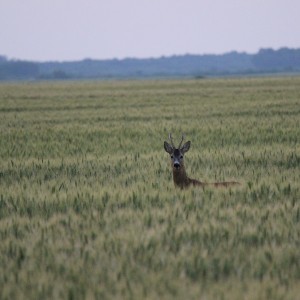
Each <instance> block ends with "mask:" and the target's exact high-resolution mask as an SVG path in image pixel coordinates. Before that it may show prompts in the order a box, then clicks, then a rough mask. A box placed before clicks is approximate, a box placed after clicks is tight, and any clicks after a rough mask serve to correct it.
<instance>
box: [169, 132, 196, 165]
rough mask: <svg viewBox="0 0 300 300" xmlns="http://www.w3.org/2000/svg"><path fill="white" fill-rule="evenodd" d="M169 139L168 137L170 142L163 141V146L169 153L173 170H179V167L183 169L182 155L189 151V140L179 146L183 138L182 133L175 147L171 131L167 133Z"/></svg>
mask: <svg viewBox="0 0 300 300" xmlns="http://www.w3.org/2000/svg"><path fill="white" fill-rule="evenodd" d="M169 139H170V142H171V144H169V143H168V142H166V141H165V142H164V148H165V150H166V152H168V153H169V154H170V157H171V163H172V167H173V170H174V171H180V170H181V169H184V162H183V157H184V154H185V153H186V152H188V151H189V149H190V146H191V142H190V141H188V142H186V143H185V144H184V145H183V146H181V145H182V142H183V140H184V135H182V138H181V141H180V144H179V146H178V147H177V148H176V147H175V146H174V143H173V139H172V135H171V133H170V134H169Z"/></svg>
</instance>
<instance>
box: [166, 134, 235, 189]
mask: <svg viewBox="0 0 300 300" xmlns="http://www.w3.org/2000/svg"><path fill="white" fill-rule="evenodd" d="M169 138H170V140H171V145H170V144H169V143H167V142H165V143H164V148H165V150H166V152H168V153H169V154H170V156H171V166H172V169H173V181H174V184H175V186H176V187H179V188H181V189H185V188H188V187H190V186H200V187H202V188H204V187H206V186H214V187H230V186H233V185H239V184H240V183H239V182H237V181H223V182H211V183H210V182H201V181H199V180H196V179H192V178H189V177H188V176H187V174H186V171H185V166H184V160H183V156H184V154H185V153H186V152H187V151H188V150H189V149H190V144H191V142H186V143H185V144H184V145H183V146H182V147H181V144H182V141H183V136H182V140H181V142H180V144H179V147H178V148H175V147H174V144H173V140H172V136H171V134H170V135H169ZM175 165H176V166H175Z"/></svg>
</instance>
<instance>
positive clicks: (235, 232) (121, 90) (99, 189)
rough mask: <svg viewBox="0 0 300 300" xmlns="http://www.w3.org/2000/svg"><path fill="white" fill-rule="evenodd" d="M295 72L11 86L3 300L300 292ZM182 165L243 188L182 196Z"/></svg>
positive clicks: (3, 167)
mask: <svg viewBox="0 0 300 300" xmlns="http://www.w3.org/2000/svg"><path fill="white" fill-rule="evenodd" d="M299 99H300V78H299V77H291V78H288V77H284V78H279V77H278V78H250V79H214V80H208V79H205V80H184V81H180V80H171V81H168V80H165V81H116V82H113V81H112V82H91V81H86V82H81V81H78V82H34V83H1V84H0V120H1V121H0V240H1V243H0V270H1V272H0V298H1V299H297V298H298V297H299V293H300V288H299V283H300V252H299V249H300V186H299V179H300V143H299V136H300V129H299V128H300V106H299V103H300V102H299ZM169 132H172V133H173V135H174V137H175V138H176V137H177V139H178V138H180V136H181V133H182V132H184V133H185V134H186V136H187V139H189V140H191V141H192V146H191V150H190V151H189V152H188V153H187V154H186V158H185V160H186V168H187V172H188V174H189V175H190V176H191V177H192V178H196V179H200V180H203V181H223V180H238V181H240V182H241V183H242V184H241V186H240V187H238V188H231V189H213V188H208V189H205V190H202V189H196V188H194V189H193V188H191V189H189V190H187V191H181V190H177V189H175V188H174V185H173V182H172V177H171V170H170V165H169V164H170V163H169V157H168V154H167V153H165V152H164V149H163V141H164V140H165V139H167V137H168V133H169Z"/></svg>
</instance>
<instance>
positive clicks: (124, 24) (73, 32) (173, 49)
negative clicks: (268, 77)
mask: <svg viewBox="0 0 300 300" xmlns="http://www.w3.org/2000/svg"><path fill="white" fill-rule="evenodd" d="M299 14H300V0H23V1H22V0H0V55H6V56H7V57H8V58H19V59H27V60H38V61H45V60H79V59H83V58H95V59H106V58H124V57H159V56H162V55H165V56H169V55H173V54H186V53H190V54H205V53H217V54H219V53H224V52H229V51H231V50H237V51H246V52H248V53H254V52H257V51H258V50H259V48H262V47H264V48H266V47H272V48H274V49H278V48H280V47H283V46H287V47H292V48H298V47H300V17H299Z"/></svg>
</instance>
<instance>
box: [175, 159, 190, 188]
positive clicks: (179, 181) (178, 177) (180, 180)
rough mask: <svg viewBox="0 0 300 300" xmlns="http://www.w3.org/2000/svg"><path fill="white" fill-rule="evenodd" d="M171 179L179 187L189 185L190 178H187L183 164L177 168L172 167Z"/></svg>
mask: <svg viewBox="0 0 300 300" xmlns="http://www.w3.org/2000/svg"><path fill="white" fill-rule="evenodd" d="M173 181H174V184H175V185H176V186H178V187H180V188H185V187H188V186H189V185H190V181H191V180H190V178H188V176H187V174H186V171H185V167H184V164H182V165H181V166H180V168H179V169H176V168H174V167H173Z"/></svg>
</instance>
